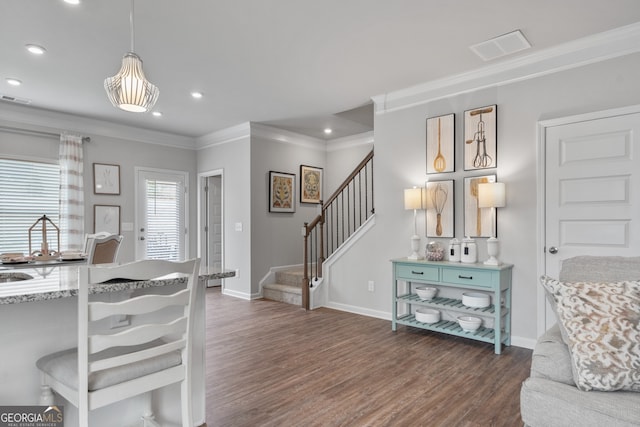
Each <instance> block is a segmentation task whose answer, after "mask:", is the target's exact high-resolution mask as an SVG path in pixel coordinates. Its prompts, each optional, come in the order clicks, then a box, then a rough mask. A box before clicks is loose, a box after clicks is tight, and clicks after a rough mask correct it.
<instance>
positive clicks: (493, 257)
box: [478, 182, 506, 265]
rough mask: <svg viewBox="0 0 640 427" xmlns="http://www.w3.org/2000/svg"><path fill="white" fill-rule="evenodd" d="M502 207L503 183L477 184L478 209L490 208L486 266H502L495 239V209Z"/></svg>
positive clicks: (504, 200) (504, 204) (504, 202)
mask: <svg viewBox="0 0 640 427" xmlns="http://www.w3.org/2000/svg"><path fill="white" fill-rule="evenodd" d="M504 206H506V192H505V185H504V183H503V182H490V183H483V184H478V207H479V208H491V237H490V238H489V239H488V240H487V253H488V254H489V259H488V260H486V261H485V262H484V263H485V264H486V265H500V264H502V261H500V260H499V259H498V254H499V253H500V242H499V241H498V239H497V237H496V235H497V232H496V208H502V207H504Z"/></svg>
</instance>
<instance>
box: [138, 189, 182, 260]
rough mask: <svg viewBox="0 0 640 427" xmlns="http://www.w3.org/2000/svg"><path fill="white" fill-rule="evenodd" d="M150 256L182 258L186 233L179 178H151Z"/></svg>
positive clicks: (149, 210) (148, 225) (149, 198)
mask: <svg viewBox="0 0 640 427" xmlns="http://www.w3.org/2000/svg"><path fill="white" fill-rule="evenodd" d="M146 187H147V200H146V201H147V233H146V239H147V258H151V259H166V260H170V261H179V260H180V259H181V255H180V254H181V248H180V241H181V239H180V237H181V233H183V230H184V227H183V226H182V215H181V214H180V210H181V207H182V206H183V204H184V201H183V200H182V198H183V197H184V196H183V194H184V192H183V191H182V185H181V184H180V183H179V182H172V181H158V180H147V184H146Z"/></svg>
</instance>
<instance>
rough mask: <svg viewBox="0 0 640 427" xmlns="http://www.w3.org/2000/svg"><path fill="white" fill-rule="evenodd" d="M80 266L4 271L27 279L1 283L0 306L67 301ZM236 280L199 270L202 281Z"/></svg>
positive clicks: (98, 289)
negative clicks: (64, 299) (63, 299)
mask: <svg viewBox="0 0 640 427" xmlns="http://www.w3.org/2000/svg"><path fill="white" fill-rule="evenodd" d="M78 268H79V266H78V265H68V266H55V267H53V266H48V267H47V266H34V267H32V268H24V267H23V268H20V269H3V270H0V277H3V278H9V279H11V278H20V277H22V278H25V276H24V275H27V277H32V279H29V278H27V279H26V280H18V281H8V282H4V281H0V305H2V304H18V303H23V302H31V301H46V300H52V299H58V298H66V297H72V296H75V295H77V293H78ZM233 276H235V272H234V271H220V270H219V269H214V268H208V267H203V268H202V269H201V270H200V274H199V279H200V281H201V282H202V281H205V280H212V279H225V278H228V277H233ZM185 279H186V278H185V277H184V276H179V275H169V276H165V277H162V278H159V279H152V280H138V281H123V282H118V283H111V282H110V283H103V284H99V285H93V286H92V287H91V290H90V293H91V294H98V293H106V292H117V291H121V290H125V289H140V288H147V287H151V286H167V285H173V284H178V283H184V282H185Z"/></svg>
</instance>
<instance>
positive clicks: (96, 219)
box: [93, 205, 120, 234]
mask: <svg viewBox="0 0 640 427" xmlns="http://www.w3.org/2000/svg"><path fill="white" fill-rule="evenodd" d="M101 231H106V232H107V233H109V234H120V206H117V205H93V232H94V233H99V232H101Z"/></svg>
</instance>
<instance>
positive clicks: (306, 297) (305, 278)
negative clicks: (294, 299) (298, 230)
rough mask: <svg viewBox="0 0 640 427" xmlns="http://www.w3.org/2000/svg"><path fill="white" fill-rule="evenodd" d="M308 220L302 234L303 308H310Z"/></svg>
mask: <svg viewBox="0 0 640 427" xmlns="http://www.w3.org/2000/svg"><path fill="white" fill-rule="evenodd" d="M308 224H309V223H308V222H305V223H304V226H303V227H302V236H303V237H304V249H303V251H302V252H303V271H304V273H303V275H302V308H304V309H305V310H309V255H308V253H307V251H308V249H309V246H308V241H309V228H308Z"/></svg>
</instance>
